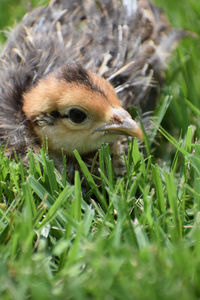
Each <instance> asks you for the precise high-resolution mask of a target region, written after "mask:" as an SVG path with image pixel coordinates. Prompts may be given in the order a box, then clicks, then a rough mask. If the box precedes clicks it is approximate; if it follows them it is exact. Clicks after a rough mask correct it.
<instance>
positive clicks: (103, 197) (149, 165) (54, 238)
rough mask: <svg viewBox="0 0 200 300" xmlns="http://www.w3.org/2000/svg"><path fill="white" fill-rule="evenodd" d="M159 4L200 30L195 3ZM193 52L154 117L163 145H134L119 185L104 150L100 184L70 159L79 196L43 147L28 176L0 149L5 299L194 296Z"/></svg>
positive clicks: (197, 191)
mask: <svg viewBox="0 0 200 300" xmlns="http://www.w3.org/2000/svg"><path fill="white" fill-rule="evenodd" d="M156 2H157V3H158V4H160V5H162V6H163V7H164V8H165V11H166V12H167V13H168V15H169V18H170V19H171V22H172V23H173V24H174V26H179V27H183V28H187V29H189V30H191V31H195V32H197V33H200V22H199V14H200V3H199V4H198V1H196V0H187V1H182V2H181V5H180V3H179V1H178V0H176V1H175V0H173V1H172V0H168V1H165V2H163V1H161V0H159V1H158V0H157V1H156ZM2 3H3V2H1V5H2ZM22 3H23V2H22ZM23 10H24V8H23V7H22V8H21V10H20V13H17V14H16V15H15V16H12V18H11V19H12V20H11V19H10V18H9V19H10V20H9V21H8V23H6V24H12V23H13V19H15V18H16V17H17V16H19V15H21V12H23ZM0 11H1V9H0ZM186 12H187V14H186ZM199 51H200V42H199V39H198V38H196V39H193V38H187V39H186V40H184V41H183V42H181V45H180V46H179V48H178V49H177V50H176V51H175V53H174V55H173V57H172V59H171V63H170V66H169V69H168V71H167V80H166V84H165V86H164V87H163V89H162V94H161V97H160V100H159V103H158V108H157V111H156V112H155V115H156V116H157V122H158V123H159V124H157V125H160V123H161V122H162V123H161V126H160V127H159V135H160V139H159V144H158V145H155V144H149V145H146V153H147V154H143V153H141V151H140V150H139V148H138V145H137V142H136V140H134V141H133V143H131V144H130V145H129V153H128V157H127V158H125V159H126V167H127V173H126V176H125V177H124V178H117V179H115V178H114V176H113V172H112V168H111V161H110V155H109V147H108V146H106V145H104V146H103V147H102V148H101V149H100V150H99V151H100V152H99V156H100V165H101V172H100V177H101V178H100V184H99V185H97V184H96V183H95V182H94V178H93V177H92V175H91V174H90V173H89V172H88V170H87V168H86V166H85V165H84V164H83V162H82V160H81V157H80V156H79V154H78V153H77V152H75V156H76V158H77V160H78V162H79V164H80V167H81V169H82V172H83V173H84V175H85V177H86V178H87V183H88V189H87V191H86V192H85V193H84V194H82V192H81V184H82V182H81V178H80V175H79V173H76V175H75V183H74V185H70V184H69V183H68V182H67V179H66V176H65V174H60V173H59V172H58V171H57V170H56V169H55V168H54V163H53V161H51V160H50V159H49V158H48V154H47V153H45V151H44V150H43V149H42V150H41V153H40V155H39V156H38V157H35V156H34V155H33V154H32V153H31V152H30V153H29V166H28V168H26V169H24V168H23V166H22V164H21V162H20V160H19V159H16V160H10V159H8V158H6V157H5V156H4V154H3V150H2V149H1V151H0V165H1V171H0V197H1V203H0V282H1V284H0V298H1V299H15V300H18V299H19V300H22V299H106V300H107V299H108V300H111V299H139V300H142V299H170V300H171V299H183V300H184V299H186V300H187V299H199V298H200V285H199V280H200V254H199V253H200V144H199V128H198V123H199V121H198V119H199V115H200V101H199V99H200V85H199V74H198V73H199V70H200V61H199ZM147 146H148V147H147ZM133 179H134V180H133ZM95 199H96V200H97V201H96V200H95Z"/></svg>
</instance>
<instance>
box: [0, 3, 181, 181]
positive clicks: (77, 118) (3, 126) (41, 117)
mask: <svg viewBox="0 0 200 300" xmlns="http://www.w3.org/2000/svg"><path fill="white" fill-rule="evenodd" d="M183 36H184V32H183V31H182V30H177V29H173V28H171V27H170V25H169V23H168V21H167V19H166V17H165V15H164V14H163V12H162V11H161V10H160V9H159V8H157V7H155V6H154V5H152V4H151V2H150V1H148V0H136V1H133V2H132V1H128V0H124V1H120V0H109V1H108V0H102V1H93V0H87V1H83V0H76V1H71V0H68V1H67V0H54V1H51V2H50V3H49V5H47V6H44V7H40V8H37V9H34V10H33V11H32V12H30V13H29V14H27V15H26V16H25V17H24V19H23V20H22V22H21V23H20V24H19V25H18V26H17V27H16V28H15V29H14V30H13V31H11V33H10V34H9V37H8V40H7V42H6V44H5V47H4V49H3V51H2V54H1V57H0V141H1V143H2V144H3V145H6V153H7V154H8V155H12V154H13V152H14V151H16V152H17V153H18V154H19V155H20V156H22V157H23V158H24V159H26V153H27V151H28V149H30V148H31V149H33V150H34V151H38V148H39V147H40V146H41V144H42V143H43V142H44V140H45V139H46V138H48V144H49V149H50V154H51V153H53V155H54V154H55V153H56V156H57V157H58V158H59V160H60V161H61V159H60V157H61V155H60V153H61V149H64V152H65V153H66V155H67V156H70V159H69V160H68V164H69V161H70V162H72V159H71V156H72V152H73V150H74V149H77V150H78V151H79V152H80V153H81V154H82V155H83V157H84V159H85V157H86V156H87V157H88V156H90V157H91V159H92V158H93V156H94V154H93V152H94V150H96V149H98V148H99V146H100V145H101V144H102V143H104V142H110V143H112V142H113V141H114V140H115V139H116V138H117V137H118V136H121V135H131V136H136V137H139V138H142V133H141V130H140V128H139V126H138V125H137V124H136V123H135V122H134V121H133V120H132V119H131V117H130V115H129V114H128V112H127V110H128V109H129V107H131V106H137V108H138V110H139V112H141V113H142V112H145V111H149V110H153V109H154V107H155V104H156V99H157V95H158V94H159V90H160V85H161V84H162V82H163V79H164V75H163V70H164V69H165V68H166V65H167V61H168V58H169V57H170V54H171V52H172V50H173V49H174V48H175V46H176V44H177V42H178V40H179V39H180V38H181V37H183ZM117 145H118V146H117V149H116V148H114V149H113V153H117V155H118V154H119V155H120V153H119V151H118V149H119V148H120V141H119V143H117ZM122 151H124V150H122ZM90 153H91V155H90ZM61 164H62V161H61ZM71 165H72V169H73V168H74V162H72V164H71ZM72 174H73V172H72ZM72 177H73V176H72Z"/></svg>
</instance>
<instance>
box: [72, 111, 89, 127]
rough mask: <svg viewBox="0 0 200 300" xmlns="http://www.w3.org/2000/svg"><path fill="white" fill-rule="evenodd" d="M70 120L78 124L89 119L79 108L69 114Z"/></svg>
mask: <svg viewBox="0 0 200 300" xmlns="http://www.w3.org/2000/svg"><path fill="white" fill-rule="evenodd" d="M68 117H69V119H70V120H71V121H72V122H74V123H77V124H80V123H82V122H83V121H85V119H86V118H87V115H86V113H85V112H84V111H82V110H80V109H78V108H72V109H70V110H69V112H68Z"/></svg>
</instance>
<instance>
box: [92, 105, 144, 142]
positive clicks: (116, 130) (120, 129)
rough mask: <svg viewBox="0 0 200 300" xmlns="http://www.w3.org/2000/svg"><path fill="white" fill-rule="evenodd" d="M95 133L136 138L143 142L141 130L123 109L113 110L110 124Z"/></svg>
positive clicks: (97, 129) (99, 128)
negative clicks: (106, 132) (102, 132)
mask: <svg viewBox="0 0 200 300" xmlns="http://www.w3.org/2000/svg"><path fill="white" fill-rule="evenodd" d="M95 131H108V132H110V133H112V134H117V135H128V136H135V137H137V138H139V139H140V140H143V133H142V130H141V128H140V127H139V126H138V124H137V123H136V122H135V121H134V120H133V119H132V118H131V116H130V114H129V113H128V112H127V111H126V110H124V109H123V108H114V109H112V117H111V120H110V121H109V123H107V124H105V125H103V126H100V127H98V128H96V130H95Z"/></svg>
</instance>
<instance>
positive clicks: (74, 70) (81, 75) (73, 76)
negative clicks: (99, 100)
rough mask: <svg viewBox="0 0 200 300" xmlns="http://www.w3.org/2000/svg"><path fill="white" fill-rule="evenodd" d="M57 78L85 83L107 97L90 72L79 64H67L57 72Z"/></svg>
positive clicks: (69, 81)
mask: <svg viewBox="0 0 200 300" xmlns="http://www.w3.org/2000/svg"><path fill="white" fill-rule="evenodd" d="M56 78H58V79H60V80H65V81H66V82H68V83H77V84H81V85H84V86H85V87H87V88H89V89H91V90H92V91H94V92H97V93H100V94H102V95H103V96H104V97H106V95H105V93H104V92H103V91H102V90H101V89H100V88H99V87H98V86H97V85H96V84H95V83H94V82H93V81H92V78H91V77H90V75H89V73H88V72H87V71H86V70H85V69H84V68H83V67H82V66H81V65H78V64H74V65H65V66H64V67H61V68H60V69H59V70H58V71H57V72H56Z"/></svg>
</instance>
